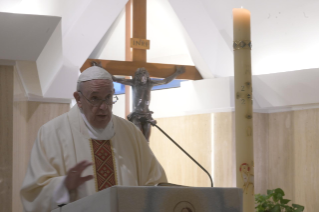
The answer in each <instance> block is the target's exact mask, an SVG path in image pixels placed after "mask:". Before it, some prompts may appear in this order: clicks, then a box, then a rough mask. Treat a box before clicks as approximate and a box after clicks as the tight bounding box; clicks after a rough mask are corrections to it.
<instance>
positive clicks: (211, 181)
mask: <svg viewBox="0 0 319 212" xmlns="http://www.w3.org/2000/svg"><path fill="white" fill-rule="evenodd" d="M145 121H146V122H148V123H150V124H151V125H152V126H155V127H157V129H159V130H160V131H161V132H162V133H163V134H164V135H165V136H166V137H167V138H169V139H170V140H171V141H172V142H173V143H174V144H175V145H176V146H177V147H178V148H179V149H180V150H182V151H183V152H184V153H185V154H186V155H187V156H188V157H189V158H190V159H192V161H193V162H194V163H196V164H197V165H198V166H199V167H200V168H201V169H202V170H203V171H204V172H206V174H207V175H208V177H209V179H210V183H211V187H214V184H213V179H212V177H211V176H210V174H209V172H208V171H207V170H206V169H205V168H204V167H202V165H200V164H199V163H198V162H197V161H196V160H195V159H194V158H193V157H192V156H190V154H188V153H187V152H186V151H185V150H184V149H183V148H182V147H181V146H180V145H179V144H178V143H176V142H175V141H174V140H173V139H172V138H171V137H170V136H169V135H167V134H166V133H165V132H164V130H162V129H161V128H160V127H159V126H157V125H156V124H155V123H153V122H151V121H149V120H145Z"/></svg>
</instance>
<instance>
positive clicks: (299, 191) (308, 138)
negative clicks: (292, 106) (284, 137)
mask: <svg viewBox="0 0 319 212" xmlns="http://www.w3.org/2000/svg"><path fill="white" fill-rule="evenodd" d="M293 120H294V134H293V137H294V151H293V159H294V168H293V170H294V172H293V174H292V175H293V176H294V182H293V184H294V198H293V199H294V201H295V202H296V203H297V204H301V205H304V206H305V207H306V210H305V212H313V211H318V208H319V201H318V200H319V109H311V110H301V111H295V112H294V119H293Z"/></svg>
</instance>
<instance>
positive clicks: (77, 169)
mask: <svg viewBox="0 0 319 212" xmlns="http://www.w3.org/2000/svg"><path fill="white" fill-rule="evenodd" d="M91 165H92V163H91V162H88V161H86V160H84V161H81V162H80V163H78V164H76V165H75V166H74V167H73V168H71V169H70V171H69V172H70V173H78V174H81V173H82V171H83V170H84V169H86V168H87V167H88V166H91Z"/></svg>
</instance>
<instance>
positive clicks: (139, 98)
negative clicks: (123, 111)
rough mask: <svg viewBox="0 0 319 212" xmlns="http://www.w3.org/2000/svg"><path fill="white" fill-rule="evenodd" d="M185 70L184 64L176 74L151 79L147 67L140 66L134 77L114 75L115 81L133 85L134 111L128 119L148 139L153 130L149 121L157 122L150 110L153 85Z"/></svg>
mask: <svg viewBox="0 0 319 212" xmlns="http://www.w3.org/2000/svg"><path fill="white" fill-rule="evenodd" d="M184 72H185V68H184V67H183V66H181V67H177V68H176V71H175V73H174V74H172V75H171V76H168V77H166V78H164V79H163V80H152V79H150V76H149V73H148V72H147V70H146V69H145V68H138V69H137V70H136V72H135V74H134V77H133V79H123V78H117V77H114V76H113V81H114V82H118V83H121V84H124V85H130V86H132V88H133V112H132V113H130V114H129V115H128V116H127V119H128V120H129V121H131V122H133V123H134V124H135V125H136V126H137V127H138V128H139V129H140V130H141V131H142V133H143V134H144V136H145V138H146V140H147V141H149V137H150V131H151V126H150V123H148V121H150V122H152V123H155V124H156V121H155V120H154V119H153V118H152V113H153V112H152V111H150V110H149V105H150V100H151V90H152V87H154V86H157V85H164V84H167V83H169V82H171V81H172V80H173V79H175V77H177V76H178V75H180V74H183V73H184Z"/></svg>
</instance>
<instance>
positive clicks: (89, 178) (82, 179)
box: [80, 175, 93, 184]
mask: <svg viewBox="0 0 319 212" xmlns="http://www.w3.org/2000/svg"><path fill="white" fill-rule="evenodd" d="M92 179H93V175H88V176H85V177H81V178H80V184H83V183H85V182H86V181H88V180H92Z"/></svg>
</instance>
